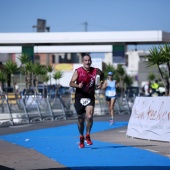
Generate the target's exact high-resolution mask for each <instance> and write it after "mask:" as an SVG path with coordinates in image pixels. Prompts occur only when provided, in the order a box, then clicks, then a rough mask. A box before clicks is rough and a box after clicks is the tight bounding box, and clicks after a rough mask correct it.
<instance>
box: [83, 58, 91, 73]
mask: <svg viewBox="0 0 170 170" xmlns="http://www.w3.org/2000/svg"><path fill="white" fill-rule="evenodd" d="M91 63H92V62H91V58H90V57H89V56H84V58H83V67H84V69H86V70H88V69H89V68H90V66H91Z"/></svg>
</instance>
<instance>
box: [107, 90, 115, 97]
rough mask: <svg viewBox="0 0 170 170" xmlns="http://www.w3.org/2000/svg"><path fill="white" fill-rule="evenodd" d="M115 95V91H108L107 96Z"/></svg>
mask: <svg viewBox="0 0 170 170" xmlns="http://www.w3.org/2000/svg"><path fill="white" fill-rule="evenodd" d="M115 95H116V92H115V91H108V96H110V97H111V96H115Z"/></svg>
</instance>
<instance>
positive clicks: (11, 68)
mask: <svg viewBox="0 0 170 170" xmlns="http://www.w3.org/2000/svg"><path fill="white" fill-rule="evenodd" d="M4 70H5V71H6V73H7V74H10V75H11V80H12V86H13V88H14V74H15V73H16V72H18V71H19V68H18V66H17V64H16V62H14V61H7V62H6V63H5V64H4Z"/></svg>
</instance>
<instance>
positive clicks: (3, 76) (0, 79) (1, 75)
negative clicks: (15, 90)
mask: <svg viewBox="0 0 170 170" xmlns="http://www.w3.org/2000/svg"><path fill="white" fill-rule="evenodd" d="M7 77H8V76H7V74H6V73H4V72H2V71H1V70H0V83H1V88H2V89H3V85H4V83H5V82H6V81H7V79H8V78H7ZM2 89H1V90H2Z"/></svg>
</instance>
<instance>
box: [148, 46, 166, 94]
mask: <svg viewBox="0 0 170 170" xmlns="http://www.w3.org/2000/svg"><path fill="white" fill-rule="evenodd" d="M166 48H167V45H165V46H159V47H158V48H157V47H152V48H151V49H149V55H147V56H146V58H147V59H148V64H147V67H151V66H154V65H156V67H157V68H158V72H159V74H160V77H161V80H162V83H163V85H164V87H165V94H166V95H167V94H168V89H167V85H166V83H165V79H164V77H163V75H164V73H163V71H162V70H161V67H160V66H161V65H162V64H164V63H167V62H168V57H167V55H165V54H166Z"/></svg>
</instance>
